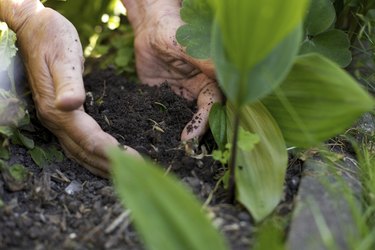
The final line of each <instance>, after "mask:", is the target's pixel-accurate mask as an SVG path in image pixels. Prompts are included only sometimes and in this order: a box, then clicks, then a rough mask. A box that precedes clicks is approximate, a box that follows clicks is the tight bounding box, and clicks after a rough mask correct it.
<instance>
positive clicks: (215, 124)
mask: <svg viewBox="0 0 375 250" xmlns="http://www.w3.org/2000/svg"><path fill="white" fill-rule="evenodd" d="M208 122H209V124H210V129H211V132H212V135H213V137H214V139H215V142H216V143H217V145H218V146H219V149H220V150H223V149H224V147H225V144H226V143H227V115H226V112H225V106H223V105H222V104H220V103H215V104H214V105H213V106H212V108H211V111H210V115H209V119H208Z"/></svg>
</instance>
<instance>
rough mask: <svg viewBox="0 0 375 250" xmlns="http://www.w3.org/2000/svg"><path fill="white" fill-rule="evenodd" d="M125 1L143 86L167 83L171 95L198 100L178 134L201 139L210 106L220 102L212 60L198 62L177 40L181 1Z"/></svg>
mask: <svg viewBox="0 0 375 250" xmlns="http://www.w3.org/2000/svg"><path fill="white" fill-rule="evenodd" d="M135 2H137V1H134V0H124V4H125V7H127V8H128V13H129V14H128V15H129V20H130V21H131V23H132V26H133V28H134V32H135V50H136V65H137V73H138V76H139V78H140V80H141V81H142V82H143V83H147V84H149V85H160V84H161V83H163V82H165V81H167V83H168V84H169V85H170V86H171V87H172V89H173V90H174V92H175V93H176V94H178V95H181V96H183V97H185V98H186V99H189V100H195V99H196V100H197V106H198V110H197V113H196V114H195V115H194V116H193V119H192V120H191V121H190V122H189V123H188V124H187V125H186V127H185V128H184V130H183V131H182V134H181V139H182V140H183V141H185V140H189V139H193V138H195V137H200V136H202V135H203V134H204V133H205V132H206V130H207V128H208V115H209V111H210V109H211V106H212V104H213V103H216V102H220V101H221V100H222V95H221V92H220V90H219V88H218V86H217V82H216V80H215V79H216V78H215V72H214V67H213V64H212V62H211V61H208V60H205V61H203V60H197V59H194V58H192V57H190V56H188V55H187V54H186V53H185V49H184V48H182V47H181V46H180V45H179V43H178V42H177V41H176V37H175V35H176V30H177V29H178V28H179V27H180V26H181V25H183V24H184V23H183V21H182V20H181V18H180V8H181V7H180V1H176V0H163V1H155V0H144V1H140V2H141V3H139V1H138V3H135Z"/></svg>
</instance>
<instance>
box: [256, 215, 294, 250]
mask: <svg viewBox="0 0 375 250" xmlns="http://www.w3.org/2000/svg"><path fill="white" fill-rule="evenodd" d="M279 224H280V222H277V221H276V220H275V219H273V220H270V221H268V220H267V221H265V222H264V223H263V224H262V225H261V226H260V227H259V228H258V229H257V232H256V237H255V244H254V248H253V250H270V249H272V250H286V249H287V248H286V246H285V242H284V241H285V240H284V237H285V229H284V227H283V226H282V225H279Z"/></svg>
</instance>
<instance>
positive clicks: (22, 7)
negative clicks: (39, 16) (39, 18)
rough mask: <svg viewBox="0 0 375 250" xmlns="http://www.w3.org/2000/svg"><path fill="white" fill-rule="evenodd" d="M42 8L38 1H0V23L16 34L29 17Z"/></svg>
mask: <svg viewBox="0 0 375 250" xmlns="http://www.w3.org/2000/svg"><path fill="white" fill-rule="evenodd" d="M43 8H44V6H43V4H42V3H41V2H40V1H39V0H0V21H3V22H5V23H6V24H7V25H8V26H9V28H10V29H12V30H13V31H14V32H16V33H17V31H18V30H19V29H20V28H21V27H22V25H23V24H24V23H25V22H26V21H27V19H28V18H29V17H31V16H32V15H34V14H36V13H38V12H39V11H40V10H41V9H43Z"/></svg>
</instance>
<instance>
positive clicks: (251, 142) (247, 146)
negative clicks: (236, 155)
mask: <svg viewBox="0 0 375 250" xmlns="http://www.w3.org/2000/svg"><path fill="white" fill-rule="evenodd" d="M259 140H260V139H259V136H258V135H257V134H253V133H250V132H249V131H247V130H245V129H243V128H242V127H240V129H239V133H238V142H237V143H238V147H239V148H240V149H242V150H243V151H251V150H253V148H254V147H255V145H256V144H257V143H258V142H259Z"/></svg>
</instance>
